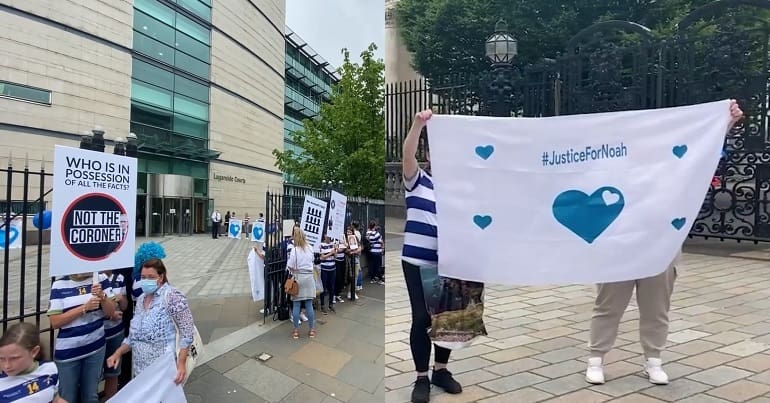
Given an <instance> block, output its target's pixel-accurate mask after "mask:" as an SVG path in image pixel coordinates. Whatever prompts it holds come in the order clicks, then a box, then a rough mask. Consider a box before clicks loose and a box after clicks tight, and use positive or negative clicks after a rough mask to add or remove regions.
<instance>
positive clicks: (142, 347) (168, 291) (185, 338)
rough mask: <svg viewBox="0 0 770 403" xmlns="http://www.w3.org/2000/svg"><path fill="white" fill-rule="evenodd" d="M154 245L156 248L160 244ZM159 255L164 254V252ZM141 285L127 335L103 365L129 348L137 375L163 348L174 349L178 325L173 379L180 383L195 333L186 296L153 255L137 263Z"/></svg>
mask: <svg viewBox="0 0 770 403" xmlns="http://www.w3.org/2000/svg"><path fill="white" fill-rule="evenodd" d="M156 245H157V244H156ZM142 246H144V245H142ZM156 247H157V248H160V245H157V246H156ZM140 252H141V248H140ZM137 254H139V252H137ZM162 255H163V256H165V253H163V254H162ZM142 260H143V259H142ZM141 285H142V292H143V293H142V295H141V296H140V297H139V298H138V299H137V301H136V309H135V312H134V317H133V319H131V327H130V330H129V334H128V337H127V338H126V339H125V340H123V344H122V345H121V346H120V348H118V350H117V351H116V352H115V354H113V355H112V356H110V357H109V358H108V359H107V365H108V366H110V367H116V366H117V365H119V363H120V357H121V356H122V355H123V354H125V353H126V352H128V351H132V352H133V360H132V362H133V375H134V376H135V377H136V376H138V375H139V374H141V373H142V371H143V370H144V369H145V368H147V367H148V366H150V365H151V364H152V363H153V362H154V361H155V360H157V359H158V358H161V357H162V356H163V355H164V354H166V352H168V351H172V352H175V350H176V347H177V346H176V328H177V327H178V328H179V332H180V333H181V335H180V343H179V347H180V349H179V352H178V355H176V356H177V361H176V365H177V375H176V377H175V378H174V382H175V383H176V384H181V383H183V382H184V381H185V380H186V379H187V375H189V374H187V373H186V372H187V370H186V367H185V364H186V362H187V353H188V349H189V347H190V345H191V344H192V342H193V337H194V334H195V326H194V323H193V316H192V312H191V311H190V307H189V306H188V305H187V298H185V296H184V295H183V294H182V293H181V292H180V291H179V290H177V289H176V288H174V287H173V286H171V284H169V283H168V277H167V274H166V267H165V266H164V265H163V261H161V260H160V259H157V258H150V259H149V260H146V261H144V262H143V263H142V264H141Z"/></svg>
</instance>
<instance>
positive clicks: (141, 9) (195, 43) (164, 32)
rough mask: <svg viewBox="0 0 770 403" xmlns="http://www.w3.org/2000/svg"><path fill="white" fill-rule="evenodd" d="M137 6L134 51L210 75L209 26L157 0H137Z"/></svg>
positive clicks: (199, 74) (180, 67) (203, 75)
mask: <svg viewBox="0 0 770 403" xmlns="http://www.w3.org/2000/svg"><path fill="white" fill-rule="evenodd" d="M188 1H193V0H188ZM194 1H197V0H194ZM134 7H135V8H136V9H135V12H134V50H135V51H137V52H139V53H141V54H143V55H145V56H148V57H150V58H152V59H155V60H158V61H161V62H163V63H166V64H168V65H171V66H175V67H177V68H179V69H183V70H185V71H187V72H190V73H193V74H195V75H196V76H199V77H202V78H205V79H208V78H209V76H210V71H211V70H210V66H209V65H210V64H211V46H210V45H211V31H210V29H209V28H207V27H204V26H202V25H200V24H198V23H197V22H195V21H193V20H192V19H190V18H187V17H185V16H184V15H182V14H180V13H178V12H176V11H175V10H173V9H171V8H169V7H166V6H165V5H163V4H161V3H159V2H157V1H156V0H137V1H136V2H135V3H134Z"/></svg>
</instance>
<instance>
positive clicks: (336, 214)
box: [326, 190, 348, 240]
mask: <svg viewBox="0 0 770 403" xmlns="http://www.w3.org/2000/svg"><path fill="white" fill-rule="evenodd" d="M347 204H348V198H347V196H345V195H344V194H341V193H337V192H335V191H333V190H332V197H331V201H330V202H329V219H328V221H329V222H328V227H327V229H326V231H327V232H326V233H327V234H329V237H330V238H332V239H337V240H341V239H345V212H346V211H347V209H348V208H347Z"/></svg>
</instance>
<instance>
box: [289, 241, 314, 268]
mask: <svg viewBox="0 0 770 403" xmlns="http://www.w3.org/2000/svg"><path fill="white" fill-rule="evenodd" d="M314 260H315V255H314V254H313V248H312V247H310V245H308V246H307V247H305V248H298V247H296V246H295V247H293V248H291V252H290V253H289V261H288V262H286V267H288V268H289V269H290V270H291V271H297V270H299V272H300V273H312V272H313V261H314Z"/></svg>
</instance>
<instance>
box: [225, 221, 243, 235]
mask: <svg viewBox="0 0 770 403" xmlns="http://www.w3.org/2000/svg"><path fill="white" fill-rule="evenodd" d="M228 225H229V227H228V228H227V237H228V238H233V239H238V238H240V237H241V233H242V232H243V223H242V222H241V220H238V219H235V218H231V219H230V224H228Z"/></svg>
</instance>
